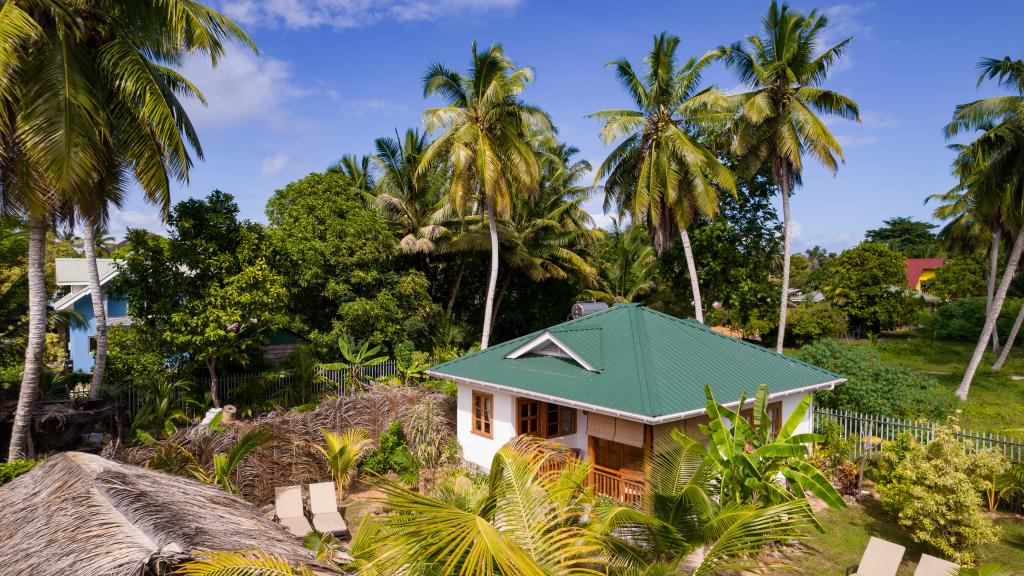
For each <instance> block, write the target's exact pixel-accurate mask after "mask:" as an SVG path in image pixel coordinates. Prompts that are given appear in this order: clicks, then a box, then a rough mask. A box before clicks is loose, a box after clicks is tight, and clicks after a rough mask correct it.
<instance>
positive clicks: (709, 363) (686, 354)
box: [430, 304, 842, 420]
mask: <svg viewBox="0 0 1024 576" xmlns="http://www.w3.org/2000/svg"><path fill="white" fill-rule="evenodd" d="M545 332H549V333H551V335H553V336H554V337H555V338H557V340H558V341H559V342H561V343H562V344H564V345H565V346H566V347H567V348H570V349H571V350H572V352H573V353H575V354H576V355H577V356H579V357H580V358H582V359H583V360H585V361H586V362H587V363H589V364H590V365H591V367H592V368H594V369H595V370H596V371H590V370H586V369H585V368H583V367H582V366H581V365H580V364H579V363H577V362H576V361H574V360H573V359H571V358H561V357H553V356H541V355H532V354H527V355H525V356H521V357H519V358H515V359H512V358H506V356H507V355H508V354H510V353H511V352H513V351H514V350H516V349H518V348H520V347H522V346H523V345H524V344H527V343H529V342H531V341H532V340H534V339H535V338H537V337H538V336H541V335H542V334H544V333H545ZM430 373H431V374H433V375H434V376H435V377H440V378H449V379H454V380H459V379H462V380H469V381H473V382H479V383H484V384H490V385H493V386H500V387H506V388H513V389H516V390H522V391H523V392H524V393H532V394H533V395H537V396H543V397H554V398H557V399H562V400H566V401H568V402H571V403H578V404H584V405H588V406H592V407H594V408H595V409H602V408H603V409H606V410H608V411H610V412H622V413H627V414H631V415H636V416H640V417H642V418H643V419H645V420H658V419H661V418H664V417H669V416H672V415H677V414H681V413H685V412H693V411H699V410H702V409H703V408H704V405H705V403H706V401H705V398H704V385H705V384H710V385H711V389H712V391H713V392H714V393H715V397H716V398H717V399H718V401H719V402H723V403H732V402H735V401H737V400H739V398H740V395H741V394H742V393H743V392H746V393H747V396H748V397H751V396H753V394H754V393H755V392H756V391H757V387H758V385H760V384H767V385H768V391H769V394H771V395H775V394H779V393H785V392H791V391H795V390H800V389H806V388H811V387H815V386H825V385H828V384H834V383H836V382H837V381H842V378H841V377H840V376H838V375H836V374H833V373H832V372H829V371H827V370H822V369H821V368H817V367H815V366H811V365H810V364H807V363H804V362H800V361H799V360H795V359H793V358H789V357H787V356H783V355H781V354H776V353H775V352H773V351H771V350H768V349H765V348H762V347H760V346H757V345H755V344H751V343H749V342H744V341H742V340H738V339H736V338H732V337H729V336H726V335H724V334H719V333H717V332H715V331H713V330H711V329H710V328H707V327H706V326H704V325H702V324H700V323H699V322H697V321H696V320H683V319H680V318H675V317H674V316H669V315H667V314H662V313H661V312H657V311H654V310H651V309H649V308H644V307H641V306H639V305H637V304H620V305H616V306H613V307H611V308H609V309H607V310H603V311H600V312H596V313H594V314H590V315H587V316H583V317H582V318H577V319H575V320H570V321H568V322H564V323H562V324H559V325H557V326H552V327H551V328H548V329H547V330H540V331H538V332H534V333H532V334H527V335H526V336H521V337H519V338H515V339H513V340H509V341H507V342H503V343H501V344H497V345H495V346H492V347H490V348H488V349H486V350H482V351H479V352H474V353H472V354H467V355H466V356H463V357H461V358H458V359H456V360H452V361H450V362H445V363H444V364H439V365H437V366H434V367H433V368H431V369H430Z"/></svg>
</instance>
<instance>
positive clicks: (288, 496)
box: [274, 486, 313, 537]
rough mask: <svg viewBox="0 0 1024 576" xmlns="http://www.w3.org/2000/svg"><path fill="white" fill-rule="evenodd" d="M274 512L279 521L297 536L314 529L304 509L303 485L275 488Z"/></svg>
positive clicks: (302, 535)
mask: <svg viewBox="0 0 1024 576" xmlns="http://www.w3.org/2000/svg"><path fill="white" fill-rule="evenodd" d="M274 513H275V514H276V515H277V522H278V523H279V524H280V525H281V526H284V527H285V528H287V529H288V531H289V532H291V533H292V534H294V535H296V536H300V537H304V536H305V535H306V534H308V533H310V532H312V531H313V528H311V527H310V525H309V522H308V521H307V520H306V515H305V514H304V513H303V511H302V486H285V487H283V488H274Z"/></svg>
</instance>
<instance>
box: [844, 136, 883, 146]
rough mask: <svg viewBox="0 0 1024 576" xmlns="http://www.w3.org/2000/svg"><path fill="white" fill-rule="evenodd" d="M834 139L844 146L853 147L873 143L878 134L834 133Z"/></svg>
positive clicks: (876, 140) (876, 139)
mask: <svg viewBox="0 0 1024 576" xmlns="http://www.w3.org/2000/svg"><path fill="white" fill-rule="evenodd" d="M836 140H838V141H839V145H840V146H842V147H844V148H853V147H856V146H870V145H872V144H875V143H877V142H878V136H875V135H874V134H852V135H851V134H836Z"/></svg>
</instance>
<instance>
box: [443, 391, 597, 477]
mask: <svg viewBox="0 0 1024 576" xmlns="http://www.w3.org/2000/svg"><path fill="white" fill-rule="evenodd" d="M473 390H474V388H473V387H472V386H469V385H468V384H459V385H458V396H457V408H458V409H457V412H456V419H455V420H456V421H455V424H456V431H457V434H458V438H459V444H460V445H461V446H462V457H463V459H465V460H466V461H467V462H471V463H473V464H476V465H477V466H480V467H481V468H483V469H485V470H488V469H490V467H491V461H492V460H493V459H494V453H495V452H497V451H498V449H499V448H501V447H502V446H504V445H505V444H506V443H507V442H508V441H509V440H511V439H513V438H515V436H516V429H515V421H516V419H515V408H516V402H515V399H516V397H515V396H514V395H512V394H509V393H505V392H495V391H491V390H485V389H483V388H478V389H477V390H479V391H480V392H484V393H487V394H491V395H492V396H494V434H493V436H494V437H493V438H487V437H485V436H481V435H479V434H474V433H473V432H472V430H473V421H472V418H473V416H472V409H473V408H472V407H473ZM550 440H551V441H553V442H559V443H561V444H564V445H566V446H568V447H570V448H578V449H579V450H580V451H581V454H582V455H583V456H586V455H587V416H586V415H585V414H583V411H581V410H577V411H576V433H575V434H572V435H569V436H563V437H559V438H551V439H550Z"/></svg>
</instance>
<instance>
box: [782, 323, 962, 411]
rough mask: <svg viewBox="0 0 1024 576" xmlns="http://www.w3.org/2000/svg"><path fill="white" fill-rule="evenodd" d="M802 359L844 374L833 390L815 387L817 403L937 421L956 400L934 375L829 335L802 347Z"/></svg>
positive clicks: (953, 406)
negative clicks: (841, 380)
mask: <svg viewBox="0 0 1024 576" xmlns="http://www.w3.org/2000/svg"><path fill="white" fill-rule="evenodd" d="M798 357H799V358H800V359H801V360H803V361H804V362H808V363H810V364H814V365H815V366H818V367H820V368H824V369H826V370H830V371H832V372H835V373H836V374H839V375H841V376H843V377H844V378H846V379H847V381H846V383H844V384H840V385H838V386H836V387H835V389H834V390H823V391H820V392H816V393H815V395H814V401H815V403H817V405H819V406H824V407H826V408H832V409H836V410H849V411H852V412H861V413H865V414H878V415H882V416H892V417H896V418H926V419H930V420H937V419H941V418H944V417H946V416H948V415H949V414H951V413H952V412H953V410H954V408H955V407H956V400H955V399H954V396H953V394H952V392H951V391H950V390H947V389H946V388H944V387H943V386H942V385H940V384H939V383H938V381H937V380H935V379H934V378H928V377H925V376H922V375H921V374H918V373H917V372H914V371H913V370H907V369H906V368H902V367H900V366H896V365H894V364H889V363H886V362H884V361H883V360H882V359H881V356H879V354H878V352H877V351H876V350H873V349H871V348H866V347H863V346H853V345H851V344H846V343H844V342H838V341H835V340H819V341H818V342H815V343H813V344H810V345H807V346H804V347H803V348H802V349H801V350H800V354H799V356H798Z"/></svg>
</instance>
